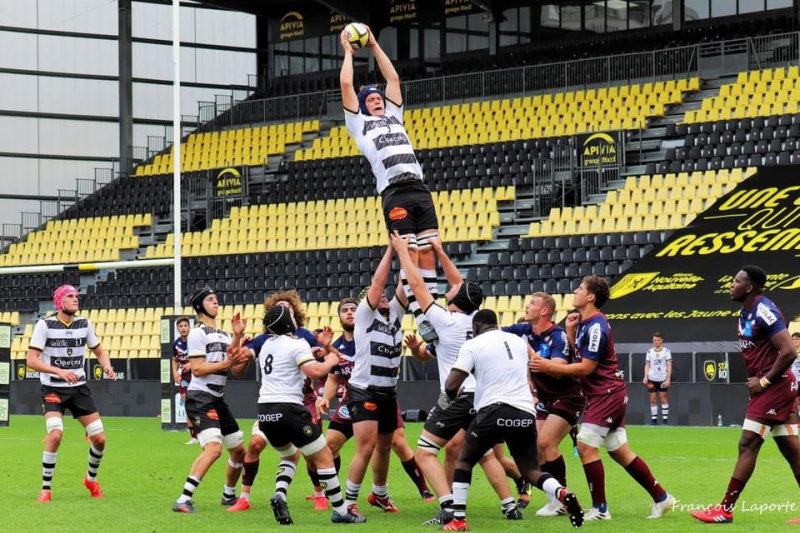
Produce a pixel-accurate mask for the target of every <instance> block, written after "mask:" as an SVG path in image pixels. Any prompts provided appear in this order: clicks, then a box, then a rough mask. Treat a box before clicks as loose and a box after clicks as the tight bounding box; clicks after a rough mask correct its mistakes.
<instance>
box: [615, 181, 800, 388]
mask: <svg viewBox="0 0 800 533" xmlns="http://www.w3.org/2000/svg"><path fill="white" fill-rule="evenodd" d="M799 174H800V167H797V166H791V167H776V168H764V169H760V170H759V171H758V173H756V174H755V175H753V176H751V177H750V178H748V179H746V180H744V181H742V182H741V183H739V185H738V186H737V187H736V188H735V189H733V190H732V191H730V192H728V193H727V194H725V195H724V196H723V197H721V198H720V199H719V200H717V201H716V203H714V205H713V206H712V207H710V208H709V209H707V210H706V211H704V212H703V213H701V214H700V215H699V216H698V217H697V218H696V219H695V220H694V221H693V222H692V223H691V224H690V225H689V226H687V227H685V228H683V229H680V230H678V231H676V232H675V233H674V234H673V235H672V236H671V237H670V238H669V239H668V240H667V241H665V242H664V244H662V245H661V246H660V248H658V249H656V250H655V251H654V252H652V253H650V254H649V255H648V256H647V257H645V258H643V259H642V260H641V261H639V262H638V263H637V264H636V265H634V266H633V268H631V269H630V270H629V271H627V272H626V273H625V274H624V275H623V276H622V277H620V278H619V279H618V280H617V282H616V283H615V284H614V285H613V286H612V287H611V299H610V300H609V302H608V303H606V305H605V306H604V308H603V311H604V312H605V313H606V314H607V315H608V317H609V320H611V322H612V326H613V328H614V339H615V341H616V342H618V343H636V342H643V343H649V342H650V340H651V335H652V333H653V332H654V331H660V332H662V333H663V334H664V338H665V339H668V340H669V342H714V341H735V340H736V320H737V317H738V316H739V311H740V309H741V305H740V304H739V303H738V302H734V301H732V300H731V298H730V285H731V281H732V280H733V276H735V275H736V273H737V272H738V271H739V268H740V267H741V266H743V265H747V264H756V265H759V266H761V267H762V268H763V269H764V270H766V272H767V275H768V278H767V287H766V294H767V296H768V297H769V298H770V299H772V300H773V301H774V302H775V303H776V304H777V305H778V307H779V308H780V309H781V310H782V311H783V313H784V315H785V318H786V320H787V322H788V321H791V320H792V319H793V318H794V317H795V316H797V315H798V313H800V261H798V256H800V175H799ZM707 366H708V368H707V369H704V372H708V373H709V374H710V373H711V365H710V364H709V365H707ZM715 372H717V373H718V372H719V368H716V369H715Z"/></svg>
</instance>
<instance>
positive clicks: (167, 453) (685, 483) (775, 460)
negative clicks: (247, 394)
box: [0, 416, 800, 533]
mask: <svg viewBox="0 0 800 533" xmlns="http://www.w3.org/2000/svg"><path fill="white" fill-rule="evenodd" d="M65 422H66V431H65V437H64V441H63V443H62V446H61V450H60V451H59V457H58V466H57V468H56V473H55V476H54V480H53V502H52V503H50V504H48V505H43V504H38V503H36V496H37V495H38V492H39V487H40V482H41V447H42V444H41V439H42V437H43V436H44V423H43V422H42V419H41V418H40V417H29V416H14V417H12V421H11V427H9V428H2V429H0V479H2V499H0V502H2V503H1V504H0V505H2V506H3V513H2V514H3V516H4V517H5V518H4V519H3V523H2V526H0V528H1V529H2V531H7V532H22V531H36V532H42V531H45V532H61V531H81V532H85V531H103V532H105V531H114V532H128V531H131V532H156V531H159V532H162V531H163V532H173V531H191V532H192V533H200V532H204V531H226V530H227V531H236V530H245V531H252V530H259V531H263V530H272V531H274V530H276V529H278V528H279V527H280V526H278V525H277V524H276V523H275V521H274V519H273V517H272V512H271V510H270V509H269V505H268V503H267V500H268V498H269V496H270V495H271V493H272V487H273V480H272V474H273V472H274V466H275V465H276V464H277V459H276V455H275V454H274V453H273V452H265V453H264V455H263V456H262V459H261V469H260V472H259V477H258V479H257V480H256V483H255V486H254V488H253V503H254V505H253V509H252V510H251V511H249V512H245V513H235V514H234V513H227V512H225V510H224V508H222V507H220V505H219V497H220V493H221V491H222V484H223V465H224V461H222V460H220V461H219V462H218V463H217V464H216V465H214V467H213V468H212V469H211V471H210V472H209V474H208V475H207V476H206V478H205V479H204V480H203V484H202V485H201V486H200V488H199V489H198V491H197V493H196V496H195V502H196V507H197V509H198V513H197V514H195V515H181V514H177V513H173V512H172V511H171V506H172V502H173V501H174V500H175V498H176V497H177V496H178V494H179V493H180V491H181V487H182V484H183V480H184V479H185V476H186V474H187V472H188V469H189V465H190V464H191V462H192V460H193V459H194V458H195V456H196V454H197V453H198V447H197V446H185V445H184V444H183V443H184V442H185V441H186V438H187V436H186V433H165V432H162V431H161V430H160V427H159V420H158V419H157V418H152V419H142V418H111V417H109V418H105V419H104V422H105V427H106V432H107V439H108V445H107V449H106V455H105V458H104V460H103V464H102V467H101V469H100V478H99V479H100V481H101V484H102V487H103V490H104V491H105V493H106V497H105V498H104V499H102V500H92V499H91V498H89V495H88V492H87V491H86V489H84V487H83V485H82V483H81V480H82V478H83V476H84V473H85V469H86V456H87V449H88V445H87V443H86V442H85V441H84V440H83V431H82V430H81V428H80V426H79V425H78V423H77V422H75V421H72V420H66V421H65ZM242 425H243V426H248V427H249V424H247V423H243V424H242ZM420 430H421V424H409V426H408V428H407V432H408V439H409V442H410V443H412V445H413V443H415V442H416V439H417V436H418V434H419V432H420ZM739 433H740V432H739V430H738V429H734V428H680V427H666V428H665V427H638V426H637V427H631V428H629V438H630V442H631V444H632V447H633V449H634V451H636V452H637V453H639V454H641V455H642V457H644V459H645V460H646V461H647V462H648V463H649V464H650V467H651V468H652V470H653V472H654V473H655V475H656V476H657V478H658V480H659V481H660V482H661V483H662V484H663V485H664V486H665V487H666V488H667V490H669V491H670V492H672V493H673V494H674V495H675V496H676V497H677V498H678V500H679V502H680V503H679V507H680V506H684V507H683V510H681V509H678V510H676V512H675V513H674V514H668V515H667V516H666V517H664V518H663V519H661V520H655V521H653V520H645V517H646V516H647V515H648V513H649V509H650V503H651V502H650V499H649V497H648V495H647V494H646V493H645V492H644V490H642V489H641V488H640V487H639V486H638V485H637V484H636V483H635V482H634V481H633V480H632V479H631V478H629V477H628V475H627V474H626V473H625V472H624V470H623V469H622V468H620V467H619V466H618V465H616V464H615V463H613V462H612V461H611V460H610V459H608V458H607V457H605V458H604V462H605V464H606V481H607V494H608V499H609V507H610V509H611V512H612V516H613V520H611V521H609V522H602V523H599V522H593V523H587V524H586V525H585V526H584V527H585V528H586V530H597V531H626V530H627V531H648V532H658V531H665V532H666V531H670V532H672V531H676V530H680V531H689V530H701V529H704V530H708V529H714V528H724V529H736V530H739V529H742V530H743V529H747V530H748V531H775V530H781V529H788V528H790V527H791V526H787V525H786V524H785V521H786V520H787V519H789V518H796V517H800V503H798V502H800V499H798V487H797V484H796V483H795V481H794V478H793V477H792V475H791V472H790V470H789V467H788V466H787V465H786V463H785V462H784V460H783V458H782V457H781V456H780V454H779V453H778V451H777V449H776V448H775V446H774V444H773V443H772V442H767V443H765V445H764V448H763V451H762V453H761V456H760V458H759V462H758V468H757V470H756V474H755V475H754V477H753V479H752V480H751V482H750V484H749V485H748V487H747V489H746V491H745V492H744V494H743V496H742V498H741V499H740V500H739V506H738V507H737V511H736V514H735V522H734V524H733V526H714V525H704V524H699V523H697V522H695V521H694V520H693V519H691V518H690V517H689V514H688V510H689V509H690V507H689V506H701V505H705V504H708V503H717V502H718V501H719V500H720V497H721V496H722V493H723V491H724V489H725V487H726V485H727V481H728V478H729V476H730V474H731V471H732V468H733V464H734V461H735V457H736V442H737V439H738V437H739ZM351 446H352V445H351V443H348V447H346V448H345V450H344V455H343V457H344V458H345V462H344V464H345V468H346V465H347V457H349V455H350V453H351V452H352V447H351ZM565 450H566V452H567V472H568V476H569V477H568V481H569V485H570V487H571V488H572V490H574V491H575V492H576V493H577V494H578V497H579V499H580V501H581V502H582V503H583V504H584V505H588V504H589V502H590V499H589V492H588V489H587V486H586V481H585V478H584V476H583V470H582V469H581V468H580V464H579V462H578V460H577V457H574V456H573V455H572V450H571V449H567V448H566V447H565ZM369 482H370V480H369V475H368V478H367V480H365V484H364V489H363V490H362V497H361V501H360V502H359V503H360V508H361V509H362V511H363V512H364V513H365V514H366V515H367V518H368V522H367V523H366V524H364V525H349V526H346V525H339V524H331V523H330V521H329V519H330V513H329V512H325V513H321V512H319V513H317V512H314V511H313V510H312V508H311V502H306V501H304V500H303V496H304V495H306V494H308V493H309V492H310V483H309V481H308V478H307V476H306V475H305V472H304V468H301V469H300V470H299V471H298V475H297V477H296V478H295V481H294V484H293V485H292V487H291V490H290V494H289V504H290V508H291V512H292V516H293V518H294V521H295V525H294V526H292V527H291V529H289V528H287V530H289V531H319V530H332V529H338V530H340V529H350V528H354V529H360V530H362V531H365V532H378V531H379V532H381V533H390V532H403V533H406V532H410V531H420V532H423V531H433V530H435V527H434V526H423V525H422V522H423V521H424V520H426V519H428V518H430V517H431V516H433V515H434V514H435V512H436V505H435V504H430V503H428V504H426V503H423V502H422V501H421V500H420V499H419V498H418V496H417V492H416V490H415V488H414V486H413V485H412V484H411V482H410V480H409V479H408V478H407V477H406V474H405V472H404V471H403V470H402V467H401V466H400V464H399V462H398V461H397V459H396V457H393V460H392V470H391V474H390V476H389V484H390V491H391V494H392V496H393V498H394V500H395V502H396V504H397V506H398V507H399V508H400V510H401V512H400V513H399V514H396V515H387V514H383V513H380V512H378V511H377V509H373V508H370V507H369V506H368V505H367V504H366V495H367V494H368V493H369ZM543 503H544V496H543V494H542V493H540V492H539V491H534V494H533V503H532V505H531V507H530V508H529V509H528V510H527V511H526V513H525V520H523V521H521V522H511V521H507V520H505V518H504V517H503V516H502V515H501V514H500V511H499V504H498V501H497V498H496V496H495V495H494V493H493V492H492V491H491V489H490V488H489V486H488V484H487V483H486V480H485V477H484V475H483V472H482V471H481V470H480V469H478V470H476V472H475V475H474V478H473V485H472V490H471V492H470V499H469V506H468V517H469V522H470V526H471V528H472V529H473V530H475V531H505V532H514V531H537V532H538V531H568V530H571V529H572V528H571V527H570V525H569V522H568V521H567V520H566V519H565V518H536V517H535V516H534V513H535V510H536V509H537V508H538V507H540V506H541V505H542V504H543ZM769 506H772V509H773V510H762V509H765V508H768V507H769Z"/></svg>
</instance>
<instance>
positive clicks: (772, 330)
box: [738, 296, 786, 377]
mask: <svg viewBox="0 0 800 533" xmlns="http://www.w3.org/2000/svg"><path fill="white" fill-rule="evenodd" d="M738 325H739V347H740V348H741V350H742V356H743V357H744V362H745V365H747V375H748V377H753V376H756V377H761V376H763V375H764V374H766V373H767V372H768V371H769V369H770V368H772V365H773V364H774V363H775V360H776V359H777V358H778V348H776V347H775V346H773V345H772V343H771V342H770V338H771V337H772V336H773V335H775V334H776V333H778V332H780V331H783V330H784V329H786V321H785V320H784V318H783V313H781V311H780V309H778V307H777V306H776V305H775V304H774V303H773V302H772V301H771V300H770V299H768V298H765V297H764V296H758V297H757V298H756V299H755V301H753V304H752V305H751V306H750V307H743V308H742V312H741V313H740V314H739V324H738Z"/></svg>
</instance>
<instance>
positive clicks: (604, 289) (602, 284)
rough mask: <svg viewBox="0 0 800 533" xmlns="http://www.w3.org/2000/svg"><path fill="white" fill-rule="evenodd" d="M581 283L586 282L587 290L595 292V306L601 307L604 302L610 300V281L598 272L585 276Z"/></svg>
mask: <svg viewBox="0 0 800 533" xmlns="http://www.w3.org/2000/svg"><path fill="white" fill-rule="evenodd" d="M581 283H585V284H586V290H587V291H588V292H590V293H592V294H594V306H595V307H597V308H598V309H600V308H601V307H603V304H604V303H606V302H607V301H608V295H609V289H608V281H606V278H603V277H600V276H598V275H596V274H592V275H591V276H585V277H584V278H583V279H582V280H581Z"/></svg>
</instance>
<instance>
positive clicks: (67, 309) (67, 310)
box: [53, 285, 78, 316]
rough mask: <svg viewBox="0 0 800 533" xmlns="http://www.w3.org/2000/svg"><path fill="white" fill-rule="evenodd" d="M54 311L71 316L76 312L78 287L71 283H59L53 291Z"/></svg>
mask: <svg viewBox="0 0 800 533" xmlns="http://www.w3.org/2000/svg"><path fill="white" fill-rule="evenodd" d="M53 305H54V306H55V307H56V311H60V312H62V313H64V314H65V315H69V316H72V315H74V314H75V313H77V312H78V289H76V288H75V287H73V286H72V285H61V286H60V287H57V288H56V290H54V291H53Z"/></svg>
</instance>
